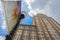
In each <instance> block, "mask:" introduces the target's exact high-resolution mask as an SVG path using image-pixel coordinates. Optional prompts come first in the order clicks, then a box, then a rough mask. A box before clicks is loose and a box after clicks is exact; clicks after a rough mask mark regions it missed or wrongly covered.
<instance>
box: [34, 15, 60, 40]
mask: <svg viewBox="0 0 60 40" xmlns="http://www.w3.org/2000/svg"><path fill="white" fill-rule="evenodd" d="M33 25H36V26H37V30H38V34H39V35H38V37H39V40H60V26H59V24H58V23H57V22H56V21H55V20H54V19H53V18H51V17H47V16H46V15H43V14H38V15H37V16H34V19H33Z"/></svg>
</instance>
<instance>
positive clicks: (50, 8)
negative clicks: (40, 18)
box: [23, 0, 60, 23]
mask: <svg viewBox="0 0 60 40" xmlns="http://www.w3.org/2000/svg"><path fill="white" fill-rule="evenodd" d="M23 1H24V2H25V3H26V4H27V7H28V9H29V10H30V11H29V13H28V14H29V15H30V16H31V17H33V16H34V15H36V14H37V13H38V12H41V13H43V14H45V15H47V16H50V17H53V18H54V19H55V20H56V21H57V22H58V23H60V0H23ZM24 7H25V6H24ZM26 10H27V9H26Z"/></svg>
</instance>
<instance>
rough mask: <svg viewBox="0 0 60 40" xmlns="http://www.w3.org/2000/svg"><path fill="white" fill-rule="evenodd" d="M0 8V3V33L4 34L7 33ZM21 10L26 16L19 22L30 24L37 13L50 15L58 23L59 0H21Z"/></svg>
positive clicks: (59, 14)
mask: <svg viewBox="0 0 60 40" xmlns="http://www.w3.org/2000/svg"><path fill="white" fill-rule="evenodd" d="M0 3H1V2H0ZM1 10H2V9H1V4H0V35H2V36H4V35H6V34H7V33H6V34H5V32H6V24H5V20H3V19H4V17H3V14H2V12H1ZM21 11H25V12H26V17H25V18H24V19H22V20H21V23H20V24H29V25H32V20H33V16H35V15H37V14H38V13H42V14H45V15H47V16H50V17H52V18H54V19H55V20H56V21H57V22H58V23H60V0H22V4H21ZM2 25H3V26H2ZM4 26H5V27H4Z"/></svg>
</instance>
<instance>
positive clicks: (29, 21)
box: [20, 1, 33, 25]
mask: <svg viewBox="0 0 60 40" xmlns="http://www.w3.org/2000/svg"><path fill="white" fill-rule="evenodd" d="M21 11H25V12H26V16H25V18H24V19H22V20H21V22H20V24H29V25H32V19H33V18H32V17H31V16H30V15H29V14H28V13H29V11H30V10H29V8H28V5H27V3H25V2H24V1H22V2H21Z"/></svg>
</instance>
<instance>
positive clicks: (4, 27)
mask: <svg viewBox="0 0 60 40" xmlns="http://www.w3.org/2000/svg"><path fill="white" fill-rule="evenodd" d="M1 27H2V29H6V27H7V26H6V22H5V20H4V21H3V24H2V26H1Z"/></svg>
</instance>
